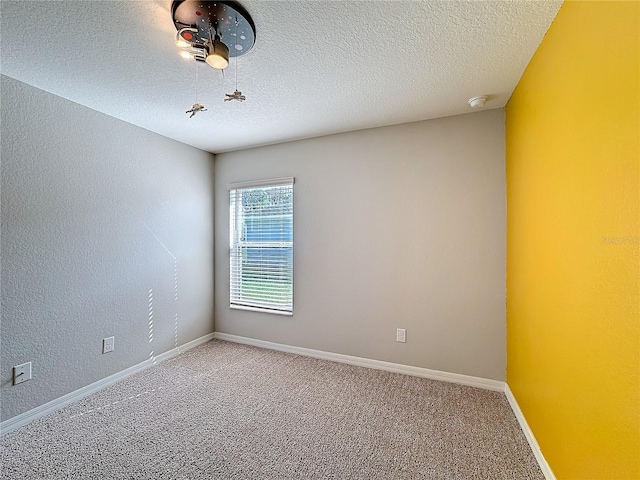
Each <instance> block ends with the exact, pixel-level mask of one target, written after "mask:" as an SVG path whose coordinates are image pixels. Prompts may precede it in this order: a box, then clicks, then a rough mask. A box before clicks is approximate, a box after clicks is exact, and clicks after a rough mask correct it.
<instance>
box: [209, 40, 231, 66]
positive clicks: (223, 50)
mask: <svg viewBox="0 0 640 480" xmlns="http://www.w3.org/2000/svg"><path fill="white" fill-rule="evenodd" d="M205 48H206V50H207V56H206V58H205V62H207V64H208V65H210V66H211V67H213V68H217V69H218V70H223V69H225V68H227V67H228V66H229V47H227V46H226V45H225V44H224V43H222V42H221V41H220V40H219V39H218V38H216V39H215V40H214V41H213V42H212V41H211V40H207V43H206V44H205Z"/></svg>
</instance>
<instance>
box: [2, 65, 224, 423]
mask: <svg viewBox="0 0 640 480" xmlns="http://www.w3.org/2000/svg"><path fill="white" fill-rule="evenodd" d="M1 81H2V84H1V92H2V125H1V128H2V189H1V197H2V223H1V229H2V230H1V231H2V234H1V237H2V238H1V242H2V243H1V247H2V324H1V339H2V345H1V348H2V350H1V353H2V355H1V368H0V381H1V385H0V388H1V394H2V420H6V419H8V418H11V417H13V416H15V415H17V414H19V413H22V412H24V411H27V410H29V409H31V408H34V407H36V406H38V405H41V404H43V403H45V402H47V401H50V400H53V399H55V398H57V397H60V396H62V395H64V394H66V393H68V392H71V391H73V390H76V389H78V388H80V387H82V386H84V385H87V384H89V383H92V382H95V381H97V380H99V379H101V378H104V377H106V376H108V375H111V374H113V373H116V372H118V371H121V370H123V369H125V368H127V367H129V366H132V365H134V364H137V363H139V362H142V361H144V360H146V359H148V358H149V357H150V355H151V354H152V352H153V354H154V355H157V354H159V353H161V352H164V351H167V350H170V349H172V348H174V346H175V345H176V343H177V344H183V343H185V342H187V341H190V340H193V339H195V338H197V337H200V336H202V335H205V334H207V333H209V332H212V331H213V298H212V295H211V292H212V291H213V225H212V217H213V172H212V169H213V156H212V155H210V154H208V153H205V152H202V151H200V150H197V149H195V148H192V147H189V146H186V145H184V144H181V143H177V142H175V141H173V140H169V139H167V138H164V137H161V136H159V135H157V134H154V133H151V132H149V131H147V130H143V129H141V128H138V127H135V126H132V125H130V124H127V123H124V122H122V121H120V120H117V119H114V118H112V117H109V116H106V115H103V114H101V113H98V112H95V111H93V110H90V109H88V108H85V107H83V106H80V105H77V104H75V103H72V102H69V101H67V100H64V99H62V98H60V97H56V96H54V95H51V94H49V93H46V92H43V91H41V90H37V89H35V88H33V87H30V86H28V85H26V84H24V83H20V82H18V81H15V80H13V79H11V78H8V77H6V76H2V80H1ZM151 232H153V234H155V236H157V239H156V238H155V237H154V235H153V234H152V233H151ZM160 242H162V243H163V244H164V246H165V247H166V248H167V249H168V250H169V251H170V252H171V253H169V252H167V250H165V248H164V247H163V246H162V244H161V243H160ZM172 256H173V257H176V262H177V284H176V279H175V270H176V262H174V259H173V257H172ZM176 286H177V293H178V299H177V300H176V298H175V293H176V292H175V290H176ZM151 289H152V290H153V305H152V306H153V341H152V342H151V343H149V290H151ZM176 315H177V317H176ZM176 325H177V337H176V335H175V331H174V330H175V327H176ZM111 335H115V337H116V338H115V346H116V349H115V352H113V353H109V354H106V355H102V354H101V342H102V338H103V337H107V336H111ZM27 361H31V362H33V380H31V381H29V382H26V383H23V384H20V385H17V386H12V385H11V367H12V366H13V365H15V364H18V363H23V362H27Z"/></svg>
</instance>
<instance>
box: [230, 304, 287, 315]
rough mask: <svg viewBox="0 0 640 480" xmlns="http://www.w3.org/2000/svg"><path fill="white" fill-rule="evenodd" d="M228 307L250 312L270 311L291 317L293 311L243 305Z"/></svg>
mask: <svg viewBox="0 0 640 480" xmlns="http://www.w3.org/2000/svg"><path fill="white" fill-rule="evenodd" d="M229 308H231V309H233V310H248V311H250V312H260V313H272V314H274V315H284V316H286V317H292V316H293V312H282V311H280V310H269V309H268V308H258V307H245V306H244V305H229Z"/></svg>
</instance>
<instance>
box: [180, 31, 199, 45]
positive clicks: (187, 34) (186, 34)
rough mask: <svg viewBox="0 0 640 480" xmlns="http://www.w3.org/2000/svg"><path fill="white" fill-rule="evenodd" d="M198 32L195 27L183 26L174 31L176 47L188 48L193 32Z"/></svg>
mask: <svg viewBox="0 0 640 480" xmlns="http://www.w3.org/2000/svg"><path fill="white" fill-rule="evenodd" d="M194 32H196V33H197V32H198V29H197V28H189V27H187V28H183V29H181V30H178V31H177V32H176V47H178V48H189V47H191V46H192V42H193V34H194Z"/></svg>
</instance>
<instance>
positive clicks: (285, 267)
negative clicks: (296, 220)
mask: <svg viewBox="0 0 640 480" xmlns="http://www.w3.org/2000/svg"><path fill="white" fill-rule="evenodd" d="M293 182H294V180H293V178H291V177H288V178H278V179H273V180H262V181H257V182H243V183H236V184H232V185H231V186H230V192H229V193H230V194H229V200H230V210H229V220H230V221H229V227H230V228H229V232H230V246H231V252H230V267H231V268H230V272H231V278H230V291H231V308H245V309H250V310H254V309H257V310H260V311H268V312H272V313H281V314H285V315H291V314H292V312H293Z"/></svg>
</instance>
